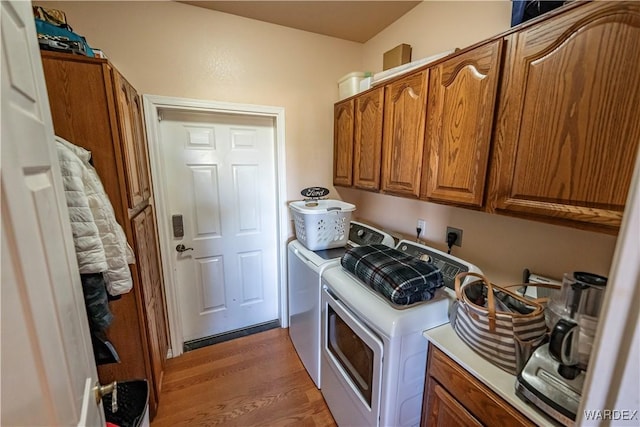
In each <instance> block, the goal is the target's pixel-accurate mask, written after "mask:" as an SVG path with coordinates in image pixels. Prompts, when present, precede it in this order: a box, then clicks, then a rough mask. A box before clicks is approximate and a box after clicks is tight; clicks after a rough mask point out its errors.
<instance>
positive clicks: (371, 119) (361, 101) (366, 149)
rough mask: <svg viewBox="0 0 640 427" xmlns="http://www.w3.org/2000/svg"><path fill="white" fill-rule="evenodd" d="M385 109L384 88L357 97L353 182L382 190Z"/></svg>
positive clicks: (369, 188) (356, 185)
mask: <svg viewBox="0 0 640 427" xmlns="http://www.w3.org/2000/svg"><path fill="white" fill-rule="evenodd" d="M383 108H384V87H379V88H377V89H375V90H372V91H369V92H366V93H364V94H363V95H361V96H359V97H357V98H355V138H354V162H353V185H354V187H356V188H361V189H363V190H373V191H377V190H379V189H380V163H381V157H382V117H383V115H382V113H383Z"/></svg>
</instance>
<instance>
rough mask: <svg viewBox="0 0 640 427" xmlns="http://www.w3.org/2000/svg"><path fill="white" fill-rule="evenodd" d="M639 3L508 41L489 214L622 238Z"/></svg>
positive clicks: (581, 13)
mask: <svg viewBox="0 0 640 427" xmlns="http://www.w3.org/2000/svg"><path fill="white" fill-rule="evenodd" d="M638 58H640V4H639V3H619V2H593V3H589V4H586V5H584V6H581V7H578V8H575V9H574V10H572V11H571V13H567V14H562V15H559V16H557V17H553V18H551V19H549V20H546V21H543V22H541V23H540V24H539V25H535V26H532V27H529V28H525V29H523V30H522V31H521V32H517V33H514V34H512V35H511V36H509V39H508V40H507V51H506V60H505V69H504V72H503V79H504V80H503V85H502V90H501V102H500V106H499V112H498V125H497V126H498V128H497V130H496V139H495V148H494V156H493V157H494V165H493V172H492V175H491V188H490V193H489V198H490V199H489V200H488V203H489V206H488V207H489V210H490V211H493V212H502V213H510V214H515V215H520V216H529V217H532V218H538V219H543V220H553V221H561V222H563V223H570V224H573V225H574V226H578V227H582V228H595V229H599V230H604V231H608V232H613V233H615V232H617V229H618V227H619V226H620V222H621V218H622V214H623V211H624V206H625V202H626V197H627V192H628V190H629V185H630V182H631V177H632V173H633V169H634V162H635V159H636V153H637V148H638V141H640V126H639V125H638V105H639V102H640V78H638V72H639V68H638V64H639V62H638V61H639V59H638Z"/></svg>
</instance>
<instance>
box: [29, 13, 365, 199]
mask: <svg viewBox="0 0 640 427" xmlns="http://www.w3.org/2000/svg"><path fill="white" fill-rule="evenodd" d="M34 4H41V5H43V6H45V7H50V8H56V9H61V10H64V11H65V13H66V15H67V20H68V22H69V24H70V25H71V26H72V27H73V29H74V31H76V32H78V33H80V34H82V35H84V36H85V37H86V38H87V41H88V42H89V44H90V45H91V46H93V47H98V48H101V49H102V50H104V52H105V53H106V54H107V56H108V57H109V60H110V61H111V62H112V63H113V64H114V65H115V67H116V68H118V70H119V71H120V72H121V73H122V74H123V75H124V76H125V77H126V78H127V80H129V81H130V82H131V84H133V86H134V87H135V88H136V89H137V90H138V91H139V92H140V93H144V94H152V95H164V96H174V97H185V98H196V99H202V100H211V101H226V102H237V103H246V104H261V105H272V106H279V107H284V108H285V116H286V120H285V122H286V130H285V134H286V136H285V139H286V156H287V157H286V159H287V171H286V176H287V180H288V182H287V192H288V197H289V198H290V199H299V198H300V194H299V192H300V190H301V189H302V188H305V187H309V186H316V185H319V186H324V187H328V188H332V159H333V103H334V102H336V101H337V99H338V86H337V81H338V79H339V78H340V77H342V76H344V75H345V74H347V73H349V72H351V71H354V70H359V69H361V59H362V44H360V43H354V42H348V41H344V40H339V39H336V38H332V37H326V36H321V35H318V34H313V33H309V32H305V31H300V30H294V29H291V28H286V27H283V26H279V25H274V24H268V23H264V22H260V21H256V20H252V19H246V18H242V17H238V16H235V15H230V14H225V13H220V12H215V11H212V10H208V9H203V8H199V7H195V6H190V5H186V4H181V3H177V2H173V1H131V2H110V1H109V2H93V1H78V2H34Z"/></svg>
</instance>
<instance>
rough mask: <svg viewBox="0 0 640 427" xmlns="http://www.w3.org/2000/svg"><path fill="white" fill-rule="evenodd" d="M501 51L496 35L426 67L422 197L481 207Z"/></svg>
mask: <svg viewBox="0 0 640 427" xmlns="http://www.w3.org/2000/svg"><path fill="white" fill-rule="evenodd" d="M501 52H502V40H497V41H495V42H493V43H490V44H486V45H483V46H480V47H478V48H476V49H473V50H471V51H469V52H466V53H464V54H462V55H459V56H456V57H454V58H452V59H449V60H447V61H445V62H442V63H440V64H439V65H437V66H435V67H434V68H432V69H431V71H430V73H429V95H428V105H427V125H426V126H427V127H426V142H425V156H424V164H423V172H422V184H421V195H420V197H421V198H423V199H427V200H433V201H436V202H445V203H455V204H460V205H467V206H475V207H481V206H482V204H483V201H484V187H485V177H486V176H487V163H488V159H489V147H490V144H491V131H492V129H493V115H494V110H495V102H496V93H497V88H498V77H499V73H500V57H501Z"/></svg>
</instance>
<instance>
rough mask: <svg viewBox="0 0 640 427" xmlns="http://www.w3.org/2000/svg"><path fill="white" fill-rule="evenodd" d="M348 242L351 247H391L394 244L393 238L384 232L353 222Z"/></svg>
mask: <svg viewBox="0 0 640 427" xmlns="http://www.w3.org/2000/svg"><path fill="white" fill-rule="evenodd" d="M349 240H350V241H351V243H352V244H353V246H363V245H375V244H382V245H387V246H389V247H393V244H394V241H393V237H391V236H390V235H389V234H387V233H385V232H384V231H380V230H376V229H375V228H373V227H369V226H368V225H365V224H361V223H359V222H355V221H351V226H350V229H349Z"/></svg>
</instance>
